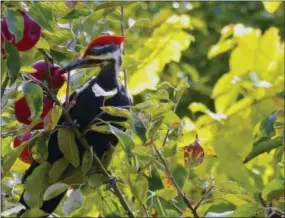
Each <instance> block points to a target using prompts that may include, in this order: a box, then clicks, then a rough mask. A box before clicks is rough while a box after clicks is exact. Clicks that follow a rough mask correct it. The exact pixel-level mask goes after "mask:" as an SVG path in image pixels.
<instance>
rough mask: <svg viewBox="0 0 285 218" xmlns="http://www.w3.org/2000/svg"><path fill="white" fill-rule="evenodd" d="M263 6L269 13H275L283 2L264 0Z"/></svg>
mask: <svg viewBox="0 0 285 218" xmlns="http://www.w3.org/2000/svg"><path fill="white" fill-rule="evenodd" d="M262 3H263V6H264V8H265V9H266V11H268V12H269V13H271V14H273V13H274V12H275V11H277V9H278V8H279V7H280V5H281V3H282V2H278V1H274V2H273V1H263V2H262Z"/></svg>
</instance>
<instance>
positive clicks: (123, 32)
mask: <svg viewBox="0 0 285 218" xmlns="http://www.w3.org/2000/svg"><path fill="white" fill-rule="evenodd" d="M121 33H122V36H125V25H124V6H121ZM122 53H123V55H124V54H125V49H123V51H122ZM123 71H124V83H125V89H126V92H127V93H128V76H127V71H126V69H125V68H124V70H123Z"/></svg>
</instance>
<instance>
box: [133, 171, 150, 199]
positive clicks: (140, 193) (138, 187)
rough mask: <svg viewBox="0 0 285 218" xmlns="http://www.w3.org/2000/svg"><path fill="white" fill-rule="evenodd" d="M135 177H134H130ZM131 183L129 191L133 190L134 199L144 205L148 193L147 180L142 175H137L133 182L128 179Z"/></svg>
mask: <svg viewBox="0 0 285 218" xmlns="http://www.w3.org/2000/svg"><path fill="white" fill-rule="evenodd" d="M132 176H135V175H131V177H132ZM130 181H131V189H132V190H133V194H134V195H135V196H136V198H137V199H138V200H139V201H140V202H142V203H145V200H146V198H147V191H148V181H147V178H146V177H145V176H143V175H141V174H140V175H139V176H138V177H137V178H136V179H135V181H133V180H132V178H131V179H130Z"/></svg>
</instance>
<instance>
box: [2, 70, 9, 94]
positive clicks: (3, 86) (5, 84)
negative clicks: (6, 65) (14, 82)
mask: <svg viewBox="0 0 285 218" xmlns="http://www.w3.org/2000/svg"><path fill="white" fill-rule="evenodd" d="M8 82H9V77H8V76H7V75H6V78H5V80H4V82H3V84H2V85H1V98H3V95H4V92H5V89H6V87H7V85H8Z"/></svg>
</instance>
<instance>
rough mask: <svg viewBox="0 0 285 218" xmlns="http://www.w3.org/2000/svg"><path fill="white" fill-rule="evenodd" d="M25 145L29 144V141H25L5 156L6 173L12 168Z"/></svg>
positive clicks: (4, 168) (4, 166) (4, 167)
mask: <svg viewBox="0 0 285 218" xmlns="http://www.w3.org/2000/svg"><path fill="white" fill-rule="evenodd" d="M25 146H27V142H23V143H22V144H21V145H20V146H18V147H16V148H14V149H13V150H12V151H10V152H9V153H8V154H6V155H5V156H4V157H3V162H2V164H3V165H2V167H3V168H2V169H3V170H4V175H5V174H6V173H7V172H9V170H10V169H11V167H12V166H13V164H14V163H15V161H16V160H17V158H18V157H19V156H20V154H21V152H22V150H23V149H24V147H25Z"/></svg>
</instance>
